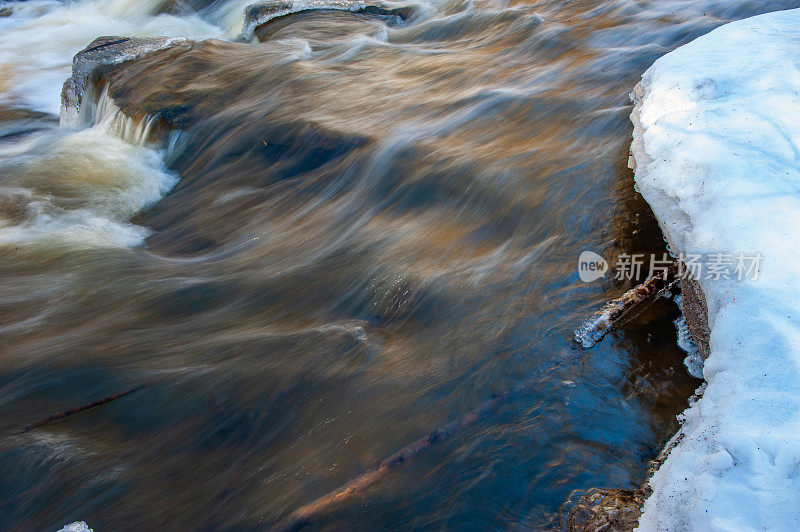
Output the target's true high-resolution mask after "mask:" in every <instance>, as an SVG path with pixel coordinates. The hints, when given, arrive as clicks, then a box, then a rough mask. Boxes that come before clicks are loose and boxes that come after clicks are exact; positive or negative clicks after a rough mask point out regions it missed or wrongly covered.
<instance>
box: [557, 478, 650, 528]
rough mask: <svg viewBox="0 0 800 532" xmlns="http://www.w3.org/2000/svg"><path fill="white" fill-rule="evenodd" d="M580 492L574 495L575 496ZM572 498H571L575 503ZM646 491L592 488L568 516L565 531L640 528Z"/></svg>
mask: <svg viewBox="0 0 800 532" xmlns="http://www.w3.org/2000/svg"><path fill="white" fill-rule="evenodd" d="M575 494H577V492H573V495H575ZM571 499H572V496H570V500H568V503H569V502H571ZM644 499H645V495H644V493H643V492H642V490H623V489H606V488H592V489H590V490H587V491H585V492H583V493H582V494H581V495H580V496H579V497H578V498H577V499H576V500H575V502H574V504H573V505H572V507H571V508H569V512H568V513H567V516H566V520H565V522H563V523H562V529H563V530H567V531H570V532H599V531H601V530H602V531H607V530H609V531H610V530H614V531H627V530H633V529H634V528H636V526H637V525H638V524H639V517H640V516H641V515H642V505H643V504H644Z"/></svg>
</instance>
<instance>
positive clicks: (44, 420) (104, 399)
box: [18, 384, 147, 434]
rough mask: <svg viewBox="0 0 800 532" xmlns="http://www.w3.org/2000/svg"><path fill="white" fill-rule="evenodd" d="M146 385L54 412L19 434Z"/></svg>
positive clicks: (120, 396) (109, 400)
mask: <svg viewBox="0 0 800 532" xmlns="http://www.w3.org/2000/svg"><path fill="white" fill-rule="evenodd" d="M146 387H147V384H140V385H139V386H136V387H134V388H131V389H130V390H125V391H124V392H119V393H115V394H114V395H109V396H108V397H104V398H102V399H98V400H97V401H92V402H91V403H87V404H85V405H81V406H76V407H75V408H70V409H69V410H62V411H61V412H59V413H57V414H53V415H52V416H50V417H47V418H44V419H42V420H39V421H37V422H36V423H34V424H32V425H28V426H27V427H25V428H24V429H22V430H21V431H19V433H18V434H22V433H25V432H30V431H32V430H34V429H38V428H39V427H43V426H45V425H49V424H50V423H53V422H55V421H58V420H60V419H64V418H65V417H69V416H71V415H73V414H77V413H79V412H84V411H86V410H89V409H90V408H95V407H97V406H101V405H104V404H107V403H110V402H112V401H116V400H117V399H121V398H122V397H125V396H126V395H130V394H132V393H134V392H138V391H139V390H141V389H143V388H146Z"/></svg>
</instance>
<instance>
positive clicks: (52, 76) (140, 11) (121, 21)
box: [0, 0, 223, 114]
mask: <svg viewBox="0 0 800 532" xmlns="http://www.w3.org/2000/svg"><path fill="white" fill-rule="evenodd" d="M163 3H164V2H163V0H136V1H134V0H94V1H84V2H58V1H54V0H33V1H30V2H18V3H14V5H13V9H14V11H13V14H12V15H11V16H10V17H5V18H0V104H6V105H11V106H14V107H26V108H32V109H36V110H38V111H45V112H49V113H52V114H58V112H59V109H60V106H61V86H62V85H63V83H64V80H65V79H67V77H69V75H70V72H71V67H72V58H73V57H74V55H75V54H76V53H78V52H79V51H80V50H81V49H83V48H84V47H86V45H88V44H89V43H90V42H92V41H93V40H94V39H96V38H97V37H100V36H103V35H121V36H125V37H133V36H136V37H147V36H166V37H180V36H183V37H188V38H191V39H208V38H216V37H221V36H223V31H222V29H220V28H219V27H217V26H214V25H212V24H210V23H209V22H206V21H205V20H203V19H202V18H200V17H199V16H198V15H196V14H191V15H185V16H176V15H169V14H164V13H161V14H158V10H159V8H160V7H161V6H162V4H163Z"/></svg>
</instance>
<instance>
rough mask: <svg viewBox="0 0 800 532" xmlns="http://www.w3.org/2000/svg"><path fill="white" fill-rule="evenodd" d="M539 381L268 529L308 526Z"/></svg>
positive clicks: (496, 398) (400, 453) (507, 394)
mask: <svg viewBox="0 0 800 532" xmlns="http://www.w3.org/2000/svg"><path fill="white" fill-rule="evenodd" d="M540 378H541V377H540V376H539V375H537V376H535V377H530V378H528V379H526V380H524V381H522V382H521V383H519V384H517V385H516V386H514V387H513V388H508V389H507V390H505V391H503V392H502V393H500V394H499V395H496V396H494V397H493V398H492V399H490V400H488V401H486V402H485V403H483V404H481V405H480V406H479V407H477V408H476V409H474V410H472V411H470V412H468V413H467V414H466V415H464V416H462V417H460V418H458V419H456V420H455V421H451V422H450V423H448V424H447V425H445V426H443V427H440V428H438V429H436V430H434V431H433V432H431V433H430V434H428V435H427V436H425V437H423V438H420V439H418V440H417V441H415V442H413V443H411V444H409V445H406V446H405V447H403V448H402V449H400V450H399V451H397V452H396V453H394V454H393V455H391V456H389V457H387V458H385V459H384V460H383V461H382V462H381V463H380V464H378V466H377V467H374V468H372V469H370V470H368V471H365V472H364V473H362V474H361V475H359V476H357V477H356V478H354V479H353V480H351V481H349V482H348V483H347V484H345V485H344V486H341V487H340V488H338V489H337V490H335V491H332V492H330V493H328V494H326V495H323V496H322V497H320V498H319V499H317V500H315V501H313V502H310V503H309V504H306V505H305V506H301V507H300V508H298V509H296V510H295V511H293V512H292V513H291V514H289V515H288V516H287V517H285V518H284V519H282V520H281V521H280V522H278V523H277V524H276V525H275V526H274V527H273V528H272V530H273V531H280V532H288V531H293V530H299V529H301V528H303V527H304V526H306V525H309V524H311V523H312V522H313V521H314V519H315V518H319V517H322V516H323V514H325V513H326V512H330V511H331V510H333V509H334V508H335V507H336V506H338V505H339V504H340V503H343V502H345V501H347V500H348V499H350V498H352V497H354V496H356V495H358V494H360V493H362V492H364V491H365V490H366V489H367V488H368V487H369V486H371V485H373V484H375V483H376V482H378V481H379V480H381V479H382V478H383V477H384V476H386V474H387V473H389V472H390V471H392V470H394V469H398V468H400V467H402V466H404V465H405V464H406V463H408V462H409V461H410V460H411V459H412V458H414V457H415V456H417V455H419V454H420V453H422V452H424V451H426V450H428V449H430V448H431V447H432V446H433V445H436V444H437V443H442V442H444V441H447V440H448V439H450V438H451V437H452V436H454V435H455V434H457V433H459V432H461V431H462V430H464V429H466V428H468V427H470V426H472V425H474V424H475V423H477V422H478V421H480V420H481V419H483V418H484V417H485V416H486V415H487V414H489V413H491V412H492V411H494V410H497V409H498V408H499V407H501V406H503V405H505V404H507V403H508V402H509V401H510V400H511V399H512V398H513V397H514V396H515V395H517V394H519V393H520V392H523V391H525V390H526V389H527V388H530V387H531V386H532V385H534V384H535V383H537V382H539V380H540Z"/></svg>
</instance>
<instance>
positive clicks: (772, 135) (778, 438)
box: [631, 9, 800, 531]
mask: <svg viewBox="0 0 800 532" xmlns="http://www.w3.org/2000/svg"><path fill="white" fill-rule="evenodd" d="M635 99H636V100H637V101H636V107H635V109H634V112H633V115H632V120H633V122H634V142H633V145H632V148H631V150H632V156H633V157H632V162H633V163H634V166H635V170H636V184H637V187H638V189H639V191H640V192H641V193H642V195H643V196H644V198H645V199H646V200H647V202H648V203H649V204H650V205H651V207H652V208H653V211H654V213H655V215H656V217H657V218H658V219H659V221H660V223H661V226H662V228H663V230H664V233H665V235H666V237H667V239H668V241H669V244H670V248H671V250H672V251H673V252H674V253H676V254H678V253H686V254H688V253H697V254H717V253H723V254H729V255H733V256H735V255H736V254H737V253H742V252H747V253H756V252H758V253H761V255H762V256H763V260H762V261H761V264H760V271H759V272H758V278H757V279H756V280H750V279H744V280H741V281H739V280H737V279H735V278H732V279H728V280H726V279H719V280H713V279H710V278H707V277H706V276H705V275H702V276H701V277H700V278H699V279H698V281H699V283H700V286H701V287H702V290H703V292H704V293H705V295H706V298H707V302H708V322H709V326H710V329H711V336H710V355H709V357H708V359H707V360H706V361H705V364H704V368H703V375H704V378H705V379H706V381H707V387H706V390H705V393H704V394H703V397H702V398H700V399H699V400H698V401H697V402H696V403H695V404H693V405H692V406H691V407H690V408H689V409H688V410H687V411H686V412H684V414H683V417H684V424H683V427H682V432H683V434H684V436H683V438H682V439H681V441H680V443H679V444H678V445H677V446H676V447H675V449H673V451H672V452H671V454H670V456H669V458H668V459H667V460H666V462H665V463H664V464H663V465H662V467H661V468H660V469H659V470H658V471H657V472H656V473H655V475H654V476H653V478H652V479H651V482H650V484H651V486H652V488H653V494H652V496H651V497H650V498H649V499H648V500H647V502H646V503H645V506H644V513H643V515H642V518H641V519H640V522H639V526H640V529H642V530H670V531H673V530H737V531H740V530H764V529H767V530H798V529H800V253H798V251H797V244H798V242H800V9H794V10H789V11H779V12H775V13H768V14H765V15H760V16H757V17H753V18H749V19H744V20H741V21H738V22H733V23H730V24H727V25H725V26H721V27H720V28H718V29H716V30H714V31H712V32H710V33H709V34H707V35H705V36H703V37H700V38H698V39H696V40H695V41H693V42H691V43H689V44H687V45H685V46H683V47H681V48H678V49H677V50H675V51H673V52H671V53H669V54H667V55H665V56H663V57H662V58H660V59H659V60H658V61H656V62H655V64H654V65H653V66H652V67H651V68H650V69H649V70H648V71H647V72H646V73H645V74H644V76H643V77H642V82H641V83H640V85H639V86H638V87H637V90H636V98H635Z"/></svg>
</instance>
